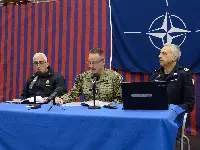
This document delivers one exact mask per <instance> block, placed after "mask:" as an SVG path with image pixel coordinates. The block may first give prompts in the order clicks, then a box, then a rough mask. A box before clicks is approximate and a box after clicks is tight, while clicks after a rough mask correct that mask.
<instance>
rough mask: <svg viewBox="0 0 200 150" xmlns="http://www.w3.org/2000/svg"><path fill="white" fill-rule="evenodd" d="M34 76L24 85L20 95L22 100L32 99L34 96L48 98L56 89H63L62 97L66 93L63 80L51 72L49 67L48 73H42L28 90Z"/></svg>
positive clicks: (57, 74)
mask: <svg viewBox="0 0 200 150" xmlns="http://www.w3.org/2000/svg"><path fill="white" fill-rule="evenodd" d="M34 78H35V75H32V76H31V77H30V78H29V79H28V80H27V82H26V85H25V87H24V89H23V93H22V94H21V96H22V98H28V97H33V96H34V95H35V94H36V95H37V96H41V97H48V96H50V95H51V94H52V93H53V92H54V90H55V89H56V88H58V87H61V88H62V89H63V93H62V92H61V93H60V95H58V96H61V95H63V94H64V93H65V92H66V90H65V89H66V88H65V85H66V83H65V79H64V78H63V77H62V76H61V75H60V74H59V73H56V72H54V71H53V69H52V68H51V67H48V71H47V72H45V73H42V75H41V76H39V77H38V79H37V80H36V82H35V84H34V85H33V87H32V88H31V89H30V87H29V86H30V84H31V82H32V81H33V80H34Z"/></svg>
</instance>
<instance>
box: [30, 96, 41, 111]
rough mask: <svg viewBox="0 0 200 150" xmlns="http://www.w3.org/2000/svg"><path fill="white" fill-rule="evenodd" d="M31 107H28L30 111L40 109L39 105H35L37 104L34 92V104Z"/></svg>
mask: <svg viewBox="0 0 200 150" xmlns="http://www.w3.org/2000/svg"><path fill="white" fill-rule="evenodd" d="M31 106H32V107H30V108H31V109H38V108H41V104H37V102H36V92H35V93H34V102H33V104H32V105H31Z"/></svg>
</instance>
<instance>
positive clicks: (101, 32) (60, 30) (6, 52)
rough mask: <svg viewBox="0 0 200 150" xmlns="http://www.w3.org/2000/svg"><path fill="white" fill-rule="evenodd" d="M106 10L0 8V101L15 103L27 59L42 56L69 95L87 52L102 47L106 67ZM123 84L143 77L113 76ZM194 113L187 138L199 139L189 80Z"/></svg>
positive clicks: (60, 1) (78, 5)
mask: <svg viewBox="0 0 200 150" xmlns="http://www.w3.org/2000/svg"><path fill="white" fill-rule="evenodd" d="M110 35H111V28H110V10H109V5H108V1H107V0H57V1H56V2H50V3H39V4H28V5H19V6H8V7H0V69H1V71H0V101H5V100H12V99H13V98H18V97H19V96H20V94H21V92H22V89H23V86H24V84H25V82H26V80H27V79H28V77H29V76H30V74H32V73H33V65H32V64H33V61H32V57H33V55H34V53H36V52H43V53H45V54H46V55H47V57H48V61H49V62H50V65H51V66H52V67H53V68H54V70H55V71H57V72H60V73H61V74H62V75H63V76H64V77H65V79H66V81H67V84H66V87H67V89H68V90H70V89H71V87H72V85H73V82H74V79H75V77H76V75H77V74H79V73H80V72H83V71H85V70H87V69H88V65H87V56H88V52H89V49H91V48H93V47H102V48H103V50H104V51H105V53H106V66H107V67H109V64H110V53H111V51H110V45H111V40H110V38H111V36H110ZM119 72H120V74H121V75H122V76H123V77H124V81H135V82H141V81H148V77H149V75H147V74H140V73H129V72H123V71H119ZM194 77H195V79H196V80H195V87H196V107H195V110H194V111H193V112H192V114H191V115H190V116H189V120H188V128H187V133H189V134H192V135H196V134H200V116H199V115H200V107H199V106H200V104H199V103H198V102H199V99H200V98H199V94H200V93H199V92H200V90H199V89H198V88H199V86H200V82H199V81H200V76H199V75H194Z"/></svg>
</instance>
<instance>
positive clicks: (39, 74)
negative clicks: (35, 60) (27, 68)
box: [29, 71, 42, 90]
mask: <svg viewBox="0 0 200 150" xmlns="http://www.w3.org/2000/svg"><path fill="white" fill-rule="evenodd" d="M41 75H42V72H41V71H38V72H36V73H35V78H34V79H33V81H32V82H31V83H30V85H29V89H30V90H31V89H32V88H33V86H34V84H35V82H36V81H37V79H38V78H39V76H41Z"/></svg>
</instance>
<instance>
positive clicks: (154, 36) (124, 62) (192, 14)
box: [110, 0, 200, 73]
mask: <svg viewBox="0 0 200 150" xmlns="http://www.w3.org/2000/svg"><path fill="white" fill-rule="evenodd" d="M110 5H111V19H112V38H113V40H112V41H113V43H112V67H113V68H116V69H121V70H126V71H131V72H147V73H148V72H152V71H153V70H154V69H156V68H158V67H159V61H158V55H159V53H160V49H161V48H162V47H163V45H164V44H165V43H172V44H176V45H179V46H180V48H181V58H180V61H179V64H180V65H183V66H184V67H187V68H189V69H190V70H191V71H192V72H194V73H198V72H200V9H199V8H200V0H193V1H192V2H190V1H188V0H177V1H174V0H154V1H150V0H126V1H124V0H110Z"/></svg>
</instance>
